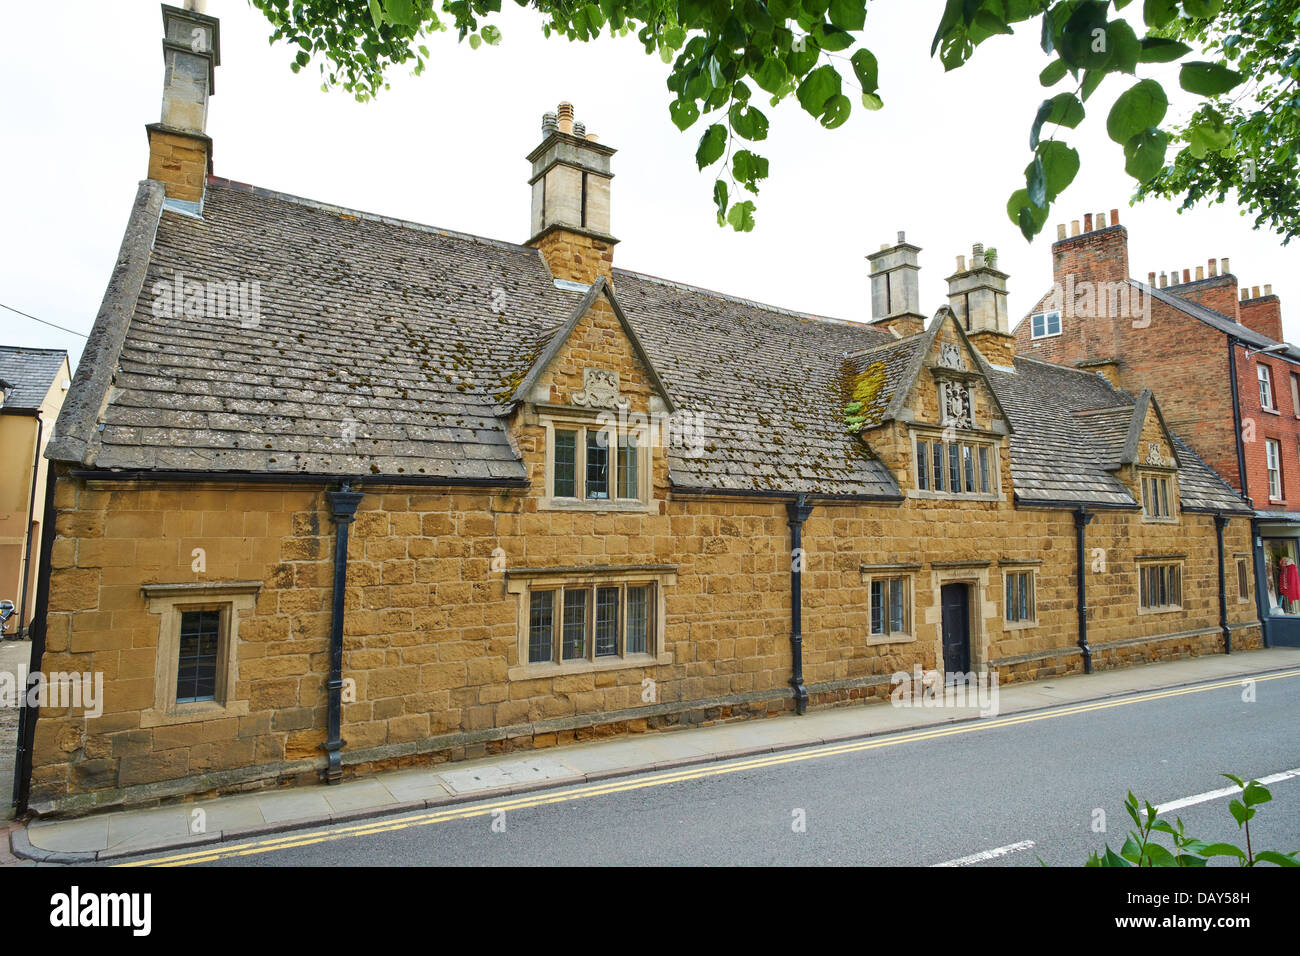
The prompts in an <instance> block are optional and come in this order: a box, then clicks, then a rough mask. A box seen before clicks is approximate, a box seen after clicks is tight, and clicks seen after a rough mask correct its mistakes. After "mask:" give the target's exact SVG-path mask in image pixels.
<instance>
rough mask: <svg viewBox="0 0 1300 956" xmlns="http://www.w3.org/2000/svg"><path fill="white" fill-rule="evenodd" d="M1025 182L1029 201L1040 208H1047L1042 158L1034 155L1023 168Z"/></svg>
mask: <svg viewBox="0 0 1300 956" xmlns="http://www.w3.org/2000/svg"><path fill="white" fill-rule="evenodd" d="M1025 183H1026V184H1027V188H1026V192H1028V193H1029V201H1030V202H1031V203H1033V204H1034V205H1035V206H1037V207H1039V208H1040V209H1046V208H1047V176H1046V174H1045V173H1044V172H1043V158H1042V157H1041V156H1035V157H1034V160H1033V162H1031V163H1030V164H1029V165H1028V166H1027V167H1026V168H1025Z"/></svg>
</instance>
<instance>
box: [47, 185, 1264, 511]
mask: <svg viewBox="0 0 1300 956" xmlns="http://www.w3.org/2000/svg"><path fill="white" fill-rule="evenodd" d="M155 230H156V234H155ZM178 275H179V276H183V277H184V281H185V282H187V283H190V282H203V283H208V282H213V283H225V282H235V283H239V282H245V283H251V282H256V283H258V285H257V286H256V290H257V298H256V305H257V308H256V310H255V312H256V315H255V321H244V322H241V321H240V318H239V316H238V315H232V316H229V317H219V316H213V315H203V314H196V315H193V316H190V315H177V316H170V317H169V316H167V315H166V314H165V312H159V313H158V314H155V312H156V311H157V310H156V309H155V302H156V301H158V295H159V293H160V290H161V291H162V292H166V291H168V290H170V289H172V288H173V287H175V286H176V284H177V282H178V278H177V277H178ZM559 285H560V286H563V287H557V283H556V282H555V281H554V280H553V279H552V278H551V275H550V273H549V271H548V270H547V268H546V265H545V263H544V261H543V260H542V258H541V255H540V253H538V252H537V251H536V250H533V249H529V248H526V247H524V246H519V245H515V244H512V243H506V242H498V241H494V240H489V239H483V238H480V237H475V236H468V235H464V234H460V233H454V232H449V231H446V230H440V229H437V228H433V227H429V226H421V225H417V224H413V223H407V222H402V221H399V220H395V219H391V218H387V217H380V216H373V215H369V214H365V213H358V212H355V211H351V210H344V209H340V208H338V207H333V206H328V205H325V204H321V203H315V202H311V201H308V200H303V199H298V198H296V197H290V196H284V195H281V194H277V193H272V192H268V191H266V190H261V189H255V188H254V187H250V186H246V185H243V184H238V183H230V182H227V181H224V180H213V181H211V182H210V184H209V187H208V190H207V194H206V198H205V204H204V212H203V217H202V219H199V218H196V217H193V216H189V215H185V214H183V213H180V212H176V211H171V210H166V209H163V206H162V197H161V191H160V188H159V187H158V184H156V183H150V182H148V181H146V182H145V183H143V184H142V185H141V191H140V194H139V195H138V197H137V200H136V206H135V211H134V212H133V215H132V224H131V225H130V226H128V230H127V235H126V237H125V238H124V241H123V251H122V254H121V255H120V256H119V261H118V265H117V267H116V268H115V270H114V275H113V279H112V281H111V282H110V287H109V293H108V294H107V295H106V296H105V302H104V305H103V307H102V308H101V312H100V316H99V319H97V321H96V324H95V328H94V329H93V330H92V333H91V340H90V343H89V344H88V346H87V354H86V358H85V359H83V361H82V363H81V365H80V366H79V367H78V370H77V377H76V379H75V381H74V385H73V390H72V394H70V395H69V399H68V402H67V403H65V406H64V414H63V415H61V417H60V420H59V423H58V426H57V428H56V431H55V437H54V439H53V440H52V441H51V446H50V452H49V454H50V457H53V458H58V459H60V460H65V461H72V462H76V463H79V464H81V465H82V466H93V467H95V468H100V469H120V470H168V471H172V470H174V471H219V472H223V473H225V472H232V473H251V474H267V473H272V474H276V473H278V474H284V475H294V474H304V475H312V476H338V477H340V478H342V477H349V478H360V479H362V480H366V479H370V480H375V481H380V480H388V479H392V480H409V481H413V482H418V481H421V480H423V481H428V482H433V481H442V480H444V479H445V480H446V481H450V482H455V481H460V482H470V483H479V484H511V483H515V484H521V483H523V482H524V481H525V472H524V468H523V464H522V462H521V460H520V459H519V457H518V455H517V454H516V452H515V450H514V449H513V448H512V447H511V445H510V442H509V439H508V437H507V433H506V430H505V427H504V419H503V415H502V413H503V411H504V410H505V409H506V408H508V407H509V406H510V405H511V403H512V402H513V401H515V400H516V399H517V398H518V397H519V396H518V395H517V393H518V392H520V391H521V389H522V388H523V387H524V386H525V385H526V382H527V381H528V380H529V375H530V372H534V371H535V369H536V368H537V367H538V363H539V361H540V360H543V359H544V356H545V354H546V351H547V349H548V347H549V346H552V345H554V344H556V343H557V341H562V337H563V334H564V329H565V328H566V326H567V325H569V324H570V323H571V322H572V321H573V317H574V315H575V310H577V309H579V308H580V306H581V303H582V302H583V300H584V298H585V297H590V296H594V295H595V294H600V293H601V290H600V289H598V288H594V287H593V288H592V289H584V288H581V287H578V288H574V287H573V286H572V284H564V283H561V284H559ZM613 286H614V290H615V291H614V297H613V299H611V301H612V302H614V304H615V306H616V308H618V309H620V310H621V313H622V316H623V317H624V319H625V320H626V322H627V324H628V326H629V327H630V328H632V329H633V330H634V332H635V337H636V339H637V340H639V342H640V344H641V347H642V348H643V350H644V353H645V355H646V358H647V360H648V362H649V364H650V366H651V367H652V371H654V372H657V374H658V377H659V380H660V382H661V384H662V387H663V390H664V391H665V393H666V395H667V397H668V399H669V401H670V403H671V404H672V405H673V406H674V407H676V408H677V409H678V410H680V411H682V412H686V413H691V414H692V415H694V416H697V417H696V418H695V419H694V420H695V421H697V422H699V423H700V424H701V425H702V427H703V435H704V440H703V442H702V443H700V444H701V445H702V448H701V449H700V450H701V451H702V452H703V454H693V453H692V450H691V448H690V447H689V446H688V447H686V448H679V447H671V448H670V449H669V468H670V475H671V478H672V482H673V484H674V487H675V489H676V490H678V491H679V492H689V491H700V492H708V491H737V492H750V493H783V494H789V493H799V492H808V493H812V494H814V495H816V496H838V495H842V496H849V497H874V498H885V499H897V498H898V497H899V489H898V487H897V485H896V484H895V481H894V478H893V476H892V475H891V474H890V472H889V470H888V469H887V468H886V467H885V466H884V464H883V463H882V462H880V461H879V460H878V459H876V458H875V457H874V456H873V455H872V453H871V452H870V450H869V447H868V445H867V444H866V443H865V442H863V441H862V440H861V439H860V438H858V437H857V436H853V435H850V434H848V432H847V429H846V428H845V425H844V421H843V405H844V398H843V384H844V380H845V376H846V374H848V373H851V372H852V371H853V370H854V369H863V368H866V367H868V366H869V365H870V364H872V363H873V362H875V361H880V362H882V363H883V365H884V366H885V370H886V373H885V376H884V381H883V382H882V389H881V395H880V397H879V402H880V403H884V404H881V405H880V406H879V407H880V408H881V409H882V411H881V414H883V415H885V416H888V414H889V412H888V408H887V407H886V406H888V405H889V404H897V403H898V402H899V401H901V399H902V397H903V395H904V394H905V391H906V387H907V385H908V383H909V382H910V381H911V378H912V377H914V376H915V374H917V370H918V369H919V367H920V360H921V358H922V357H923V352H922V350H923V348H924V347H925V345H926V344H927V343H928V341H929V339H930V338H931V337H932V335H931V333H922V334H920V335H917V336H912V337H910V338H909V339H902V340H899V339H895V338H893V337H892V335H891V333H888V332H886V331H883V330H879V329H875V328H871V327H869V326H867V325H865V324H862V323H854V322H845V321H840V320H835V319H829V318H825V317H820V316H814V315H809V314H804V313H798V312H793V311H789V310H785V309H779V308H775V307H773V306H768V305H762V304H760V303H756V302H751V301H748V300H744V299H739V298H736V297H733V296H728V295H724V294H722V293H718V292H711V291H708V290H704V289H699V288H695V287H691V286H685V285H681V284H678V283H673V282H669V281H666V280H663V279H658V278H655V277H653V276H648V275H643V274H641V273H636V272H630V271H627V270H623V269H615V270H614V278H613ZM244 289H245V298H246V301H249V302H250V303H251V301H252V292H251V287H248V286H246V287H244ZM1016 370H1017V374H1012V373H1009V372H1006V371H1000V370H998V369H994V368H991V367H989V368H986V373H987V374H988V375H989V378H990V381H991V382H992V383H993V386H994V389H995V392H996V396H997V397H998V399H999V400H1000V401H1001V403H1002V404H1003V406H1004V409H1005V410H1006V412H1007V414H1008V417H1009V418H1010V419H1011V422H1010V424H1011V425H1012V428H1013V431H1014V433H1013V435H1012V437H1011V449H1012V451H1011V457H1012V470H1013V475H1014V476H1015V480H1016V484H1017V490H1018V492H1019V493H1020V494H1021V496H1022V498H1026V499H1032V500H1036V501H1048V500H1051V501H1061V500H1066V499H1068V500H1072V501H1078V502H1080V503H1097V504H1125V505H1128V506H1132V505H1133V501H1132V498H1131V497H1130V496H1129V495H1128V493H1127V491H1126V490H1124V488H1123V486H1122V484H1120V483H1119V482H1118V481H1117V479H1115V477H1114V476H1113V475H1112V474H1110V473H1109V472H1108V471H1107V470H1106V467H1105V462H1106V461H1109V460H1110V457H1109V456H1110V455H1111V452H1110V451H1104V452H1101V453H1098V452H1096V451H1093V450H1091V449H1090V448H1089V447H1088V443H1086V442H1080V441H1079V436H1080V434H1081V433H1086V432H1081V429H1080V427H1079V425H1078V422H1077V420H1076V417H1075V416H1074V414H1073V413H1074V412H1075V411H1078V410H1085V409H1095V408H1102V407H1106V406H1116V405H1119V404H1127V405H1129V406H1130V407H1131V406H1132V399H1131V398H1129V397H1128V396H1125V395H1123V393H1119V392H1116V391H1115V390H1113V389H1111V388H1110V386H1109V385H1108V384H1106V383H1105V382H1104V380H1102V379H1101V378H1100V377H1098V376H1096V375H1087V374H1084V373H1081V372H1078V371H1075V370H1070V369H1058V368H1055V367H1053V366H1043V365H1042V363H1036V362H1026V361H1025V360H1021V359H1017V360H1016ZM873 407H875V406H873ZM101 425H102V427H101ZM350 430H355V441H352V440H349V431H350ZM1184 484H1186V482H1185V483H1184ZM1192 486H1195V487H1200V486H1199V485H1196V483H1195V482H1193V483H1192ZM1189 487H1190V486H1189ZM1205 488H1206V491H1205V493H1206V494H1207V495H1208V496H1209V498H1212V499H1214V500H1220V499H1217V498H1214V495H1215V488H1214V487H1213V485H1212V483H1211V484H1205ZM1229 497H1230V499H1231V500H1228V501H1226V502H1224V503H1223V506H1225V507H1228V506H1231V505H1232V502H1233V501H1236V502H1237V503H1238V504H1240V502H1239V500H1238V499H1235V496H1231V495H1229Z"/></svg>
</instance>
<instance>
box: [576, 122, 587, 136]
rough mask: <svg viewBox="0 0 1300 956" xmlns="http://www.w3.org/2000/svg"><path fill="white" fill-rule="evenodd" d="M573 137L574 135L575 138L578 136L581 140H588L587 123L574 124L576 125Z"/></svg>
mask: <svg viewBox="0 0 1300 956" xmlns="http://www.w3.org/2000/svg"><path fill="white" fill-rule="evenodd" d="M573 135H574V136H577V137H578V138H579V139H586V138H587V124H586V123H574V124H573Z"/></svg>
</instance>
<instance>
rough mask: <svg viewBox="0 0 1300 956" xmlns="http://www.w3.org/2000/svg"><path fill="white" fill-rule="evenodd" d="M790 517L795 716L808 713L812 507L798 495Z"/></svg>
mask: <svg viewBox="0 0 1300 956" xmlns="http://www.w3.org/2000/svg"><path fill="white" fill-rule="evenodd" d="M785 508H786V512H787V513H788V514H789V516H790V520H789V521H788V522H787V523H788V524H789V525H790V657H791V674H790V684H791V686H793V687H794V706H795V712H796V713H799V714H803V713H805V712H806V711H807V710H808V688H807V687H806V686H805V685H804V682H803V566H804V553H803V523H804V522H805V521H807V520H808V516H809V515H811V514H812V511H813V506H812V505H810V504H808V499H807V497H806V496H805V495H800V496H799V497H798V498H796V499H795V500H794V501H791V502H790V503H789V504H787V505H786V506H785Z"/></svg>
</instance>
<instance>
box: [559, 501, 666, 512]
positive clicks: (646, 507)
mask: <svg viewBox="0 0 1300 956" xmlns="http://www.w3.org/2000/svg"><path fill="white" fill-rule="evenodd" d="M537 510H538V511H582V512H587V511H593V512H608V513H621V514H652V513H654V512H656V511H658V503H657V502H654V501H636V500H633V499H628V498H624V499H622V500H619V499H615V500H613V501H609V500H605V499H601V500H596V501H584V500H582V499H579V498H543V499H541V500H540V501H538V502H537Z"/></svg>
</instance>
